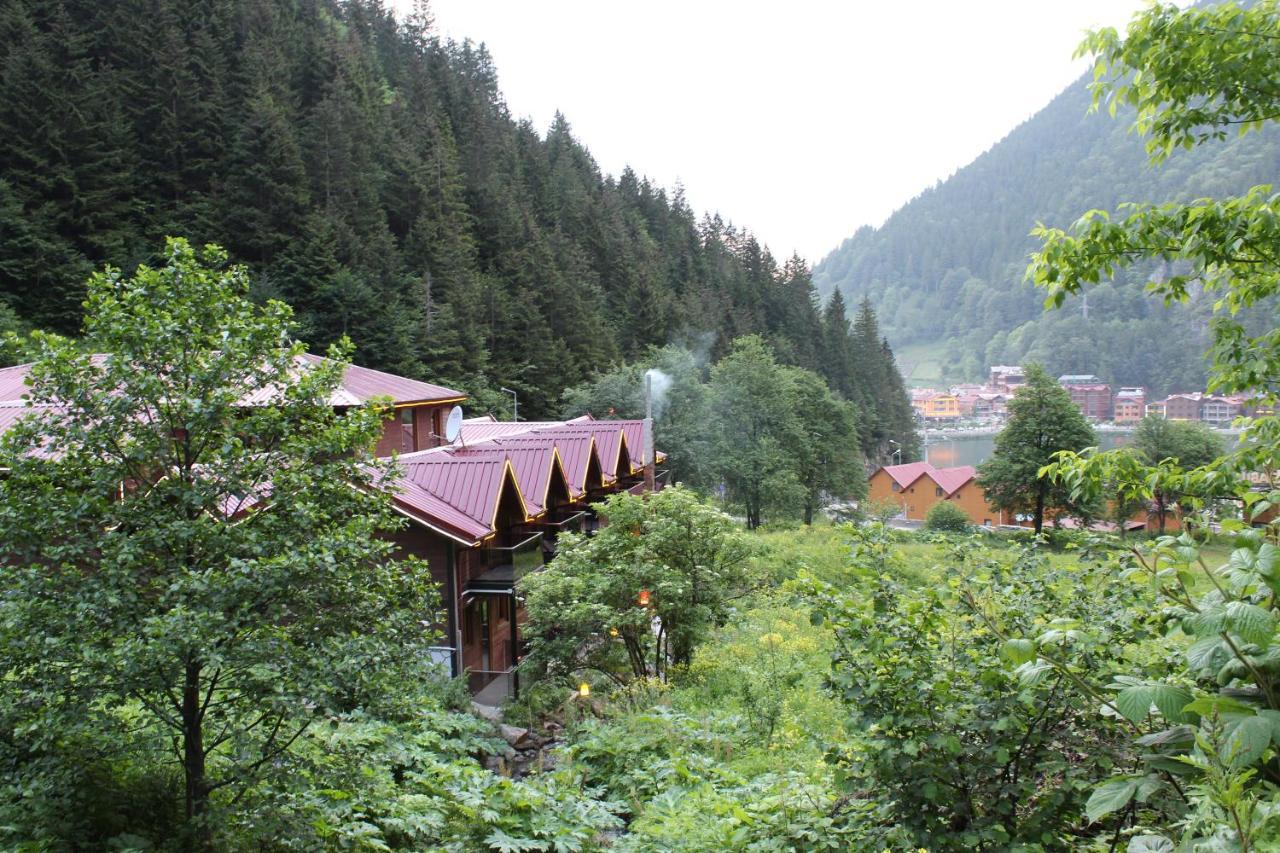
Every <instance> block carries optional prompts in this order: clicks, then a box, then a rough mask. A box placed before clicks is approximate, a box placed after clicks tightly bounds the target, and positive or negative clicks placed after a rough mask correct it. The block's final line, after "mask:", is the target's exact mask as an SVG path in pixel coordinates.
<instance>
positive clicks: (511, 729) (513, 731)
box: [498, 724, 529, 748]
mask: <svg viewBox="0 0 1280 853" xmlns="http://www.w3.org/2000/svg"><path fill="white" fill-rule="evenodd" d="M498 733H499V734H501V735H502V739H503V740H505V741H506V742H507V743H509V744H511V745H512V746H514V747H517V748H519V747H525V746H528V745H529V730H528V729H522V728H519V727H517V726H508V725H506V724H503V725H500V726H498Z"/></svg>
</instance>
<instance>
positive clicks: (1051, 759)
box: [812, 528, 1167, 851]
mask: <svg viewBox="0 0 1280 853" xmlns="http://www.w3.org/2000/svg"><path fill="white" fill-rule="evenodd" d="M851 533H852V535H853V536H854V537H855V542H854V547H853V549H852V553H853V559H854V561H855V562H858V563H861V564H863V565H866V566H868V567H871V566H881V565H884V564H885V563H886V560H885V559H884V555H883V547H884V543H883V542H881V541H879V540H877V539H875V538H874V537H869V536H868V535H867V534H866V532H865V531H864V530H863V529H862V528H855V529H854V530H853V531H851ZM859 537H861V538H859ZM949 562H950V566H948V570H947V573H946V575H945V576H944V578H942V579H941V580H942V581H943V582H942V583H939V584H935V585H931V586H929V587H926V588H912V587H908V586H905V585H903V584H902V583H900V582H899V581H898V580H897V579H896V578H895V577H894V573H893V572H892V571H881V572H879V573H876V574H871V573H869V572H868V573H867V579H866V580H865V581H863V582H862V583H861V584H859V585H858V587H855V588H851V589H835V588H833V587H830V586H825V585H823V584H821V583H817V582H814V584H813V590H812V594H813V596H814V601H815V604H816V605H817V613H816V616H817V617H818V618H820V619H822V620H824V621H825V624H826V625H828V626H829V627H830V629H831V630H832V631H833V632H834V641H835V653H834V658H833V665H832V669H831V671H830V674H829V676H828V688H829V689H830V690H831V692H832V694H833V695H834V696H836V697H837V698H838V699H839V700H840V701H841V702H842V703H843V705H844V707H845V711H846V715H847V722H846V729H847V730H848V731H850V732H857V733H861V734H860V735H859V736H857V737H854V738H851V739H850V740H849V741H848V742H846V743H843V744H832V745H831V748H830V753H829V754H830V758H831V760H832V761H834V762H835V763H836V765H837V766H838V767H839V768H840V769H841V771H842V775H843V779H844V785H845V787H846V790H847V791H848V792H849V795H850V796H851V797H853V798H854V799H862V800H866V801H867V803H868V804H880V805H883V806H884V807H885V809H886V811H887V814H886V815H885V817H886V819H887V823H888V824H896V827H897V828H896V830H895V831H896V832H898V833H899V834H900V835H903V836H905V840H906V841H908V842H909V843H910V844H911V846H918V845H920V844H928V846H929V847H930V848H931V849H933V850H939V851H941V850H971V849H976V848H984V847H989V848H993V849H996V848H999V849H1008V848H1011V847H1020V846H1021V848H1022V849H1028V847H1030V846H1032V845H1045V846H1047V847H1049V848H1052V849H1058V848H1062V847H1064V846H1067V845H1068V844H1073V845H1074V844H1077V843H1078V842H1079V840H1080V838H1082V837H1083V836H1086V835H1089V834H1092V833H1094V832H1097V831H1098V830H1097V829H1095V828H1092V827H1091V826H1090V825H1091V824H1092V823H1093V821H1092V816H1091V815H1090V814H1088V813H1087V812H1088V810H1087V809H1086V801H1088V800H1089V797H1090V791H1091V789H1092V787H1093V784H1094V783H1095V782H1097V781H1099V780H1100V779H1101V778H1105V777H1106V776H1107V775H1108V771H1109V770H1110V768H1113V767H1131V766H1133V762H1134V761H1135V758H1136V752H1137V750H1135V749H1134V747H1133V746H1132V744H1131V742H1130V738H1129V734H1128V732H1126V731H1121V730H1118V729H1117V728H1116V727H1114V726H1112V725H1110V724H1109V723H1106V722H1103V721H1102V720H1101V719H1100V718H1098V717H1095V716H1093V715H1091V714H1086V713H1082V710H1083V709H1092V708H1095V707H1097V705H1098V704H1099V695H1105V694H1099V691H1097V690H1094V689H1093V688H1091V687H1090V686H1089V685H1087V684H1085V683H1084V682H1083V681H1082V680H1081V679H1080V678H1079V677H1078V676H1077V675H1075V673H1077V672H1079V671H1081V670H1082V668H1084V667H1086V666H1087V667H1089V668H1090V669H1091V670H1092V671H1093V672H1096V673H1098V674H1099V676H1100V677H1101V678H1108V682H1109V680H1110V677H1112V676H1115V675H1120V674H1122V673H1123V672H1125V671H1126V669H1128V668H1129V667H1130V666H1131V663H1132V659H1133V658H1134V657H1135V656H1140V655H1139V653H1138V652H1137V651H1136V649H1137V648H1138V647H1139V645H1140V644H1142V643H1146V642H1150V641H1152V640H1153V638H1156V637H1158V636H1159V635H1160V631H1161V624H1160V619H1159V615H1158V614H1156V613H1155V612H1154V610H1153V608H1152V607H1151V595H1150V594H1149V592H1147V590H1146V589H1145V588H1144V587H1142V586H1139V585H1127V586H1121V587H1117V585H1116V584H1115V583H1114V567H1112V566H1110V565H1107V564H1100V563H1091V562H1090V563H1086V562H1070V563H1068V562H1065V561H1063V562H1062V563H1061V564H1059V563H1055V562H1052V561H1050V560H1049V558H1048V556H1047V555H1046V554H1044V553H1042V552H1040V551H1039V550H1038V549H1030V550H1027V551H1025V552H1022V553H1021V554H1019V555H1017V556H1016V557H1014V559H1010V558H1009V556H1008V552H1003V553H1002V552H996V551H992V550H991V549H987V548H983V547H982V546H981V545H979V544H977V543H976V542H973V541H971V540H968V539H966V540H963V541H962V542H960V543H958V545H957V546H956V547H955V548H954V549H953V553H952V555H951V560H950V561H949ZM1031 630H1035V631H1037V632H1038V633H1039V634H1040V635H1041V636H1042V637H1043V638H1044V643H1045V645H1044V646H1043V649H1044V651H1042V652H1041V654H1040V655H1037V654H1036V651H1035V650H1034V649H1029V648H1028V646H1029V645H1030V643H1028V642H1025V641H1022V642H1008V643H1006V642H1004V639H1005V638H1009V637H1021V636H1022V634H1023V633H1024V632H1026V631H1031ZM1046 655H1052V656H1053V657H1054V659H1055V660H1058V661H1062V662H1063V664H1064V666H1066V667H1070V668H1071V669H1070V670H1069V671H1067V670H1064V671H1062V672H1055V671H1053V670H1052V668H1051V667H1050V666H1049V665H1048V664H1046V663H1045V661H1044V660H1043V659H1042V658H1043V656H1046ZM1151 664H1152V665H1151V672H1152V673H1153V674H1154V673H1156V672H1159V671H1161V669H1162V667H1163V662H1162V661H1161V660H1158V659H1157V660H1154V661H1151ZM1015 667H1016V668H1015ZM1108 682H1103V683H1108ZM1064 744H1069V745H1070V746H1069V747H1068V748H1066V749H1064V747H1063V745H1064ZM1166 799H1167V797H1164V796H1163V795H1162V796H1161V797H1158V798H1152V799H1151V802H1148V803H1145V806H1144V807H1145V808H1148V809H1159V808H1162V807H1163V806H1164V805H1165V800H1166ZM902 840H903V839H902V838H899V839H891V838H889V837H888V836H886V837H885V839H884V840H883V841H884V843H886V844H888V843H889V842H891V841H892V842H893V844H894V845H895V846H896V845H897V844H899V843H901V841H902ZM1023 845H1026V846H1023ZM876 849H879V848H878V847H877V848H876ZM1033 849H1034V848H1033Z"/></svg>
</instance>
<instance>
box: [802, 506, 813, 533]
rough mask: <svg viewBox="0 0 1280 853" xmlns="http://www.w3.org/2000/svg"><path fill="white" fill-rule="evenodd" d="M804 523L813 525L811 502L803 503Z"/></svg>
mask: <svg viewBox="0 0 1280 853" xmlns="http://www.w3.org/2000/svg"><path fill="white" fill-rule="evenodd" d="M804 523H805V526H806V527H809V526H812V525H813V504H809V503H807V504H805V505H804Z"/></svg>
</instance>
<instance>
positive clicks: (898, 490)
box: [893, 483, 902, 492]
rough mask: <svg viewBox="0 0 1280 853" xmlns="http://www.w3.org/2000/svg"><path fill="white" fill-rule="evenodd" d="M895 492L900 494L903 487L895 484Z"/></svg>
mask: <svg viewBox="0 0 1280 853" xmlns="http://www.w3.org/2000/svg"><path fill="white" fill-rule="evenodd" d="M893 490H894V491H895V492H900V491H902V486H899V485H898V484H897V483H894V484H893Z"/></svg>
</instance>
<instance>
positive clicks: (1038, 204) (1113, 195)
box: [814, 78, 1280, 393]
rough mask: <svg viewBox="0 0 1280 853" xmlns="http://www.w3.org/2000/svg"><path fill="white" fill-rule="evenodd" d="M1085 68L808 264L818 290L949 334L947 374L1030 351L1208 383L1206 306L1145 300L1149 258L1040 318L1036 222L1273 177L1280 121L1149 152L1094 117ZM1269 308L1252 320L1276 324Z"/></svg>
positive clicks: (1172, 380) (1122, 375)
mask: <svg viewBox="0 0 1280 853" xmlns="http://www.w3.org/2000/svg"><path fill="white" fill-rule="evenodd" d="M1085 84H1086V81H1085V79H1084V78H1081V79H1080V80H1079V81H1077V82H1076V83H1075V84H1073V85H1072V86H1071V87H1069V88H1068V89H1067V90H1066V91H1064V92H1063V93H1061V94H1060V95H1058V97H1056V98H1055V99H1054V100H1053V101H1052V102H1051V103H1050V104H1049V105H1048V106H1046V107H1045V108H1044V109H1043V110H1041V111H1040V112H1039V113H1037V114H1036V115H1035V116H1033V117H1032V118H1031V119H1029V120H1028V121H1026V122H1025V123H1023V124H1022V125H1021V126H1019V127H1018V128H1016V129H1015V130H1014V131H1013V132H1011V133H1010V134H1009V135H1008V136H1007V137H1005V138H1004V139H1003V140H1001V141H1000V142H999V143H997V144H996V145H995V146H993V147H992V148H991V149H990V150H989V151H987V152H986V153H984V154H983V155H982V156H980V157H978V158H977V159H976V160H975V161H974V162H973V163H971V164H969V165H968V166H966V167H964V168H963V169H961V170H959V171H958V172H957V173H956V174H955V175H953V176H952V177H951V178H949V179H947V180H946V181H943V182H941V183H939V184H938V185H936V186H934V187H932V188H930V189H928V190H926V191H925V192H923V193H921V194H920V195H919V196H917V197H916V198H914V199H912V200H911V201H910V202H909V203H907V204H906V205H904V206H903V207H902V208H901V209H899V210H898V211H897V212H895V213H894V214H893V215H892V216H890V217H889V219H888V220H887V221H886V222H885V223H884V225H883V226H882V227H880V228H878V229H873V228H869V227H864V228H862V229H860V230H859V231H858V232H857V233H855V234H854V235H853V236H852V237H850V238H849V239H847V240H845V242H844V243H843V244H842V245H841V246H840V247H839V248H838V249H836V250H835V251H834V252H832V253H831V254H830V255H828V256H827V257H826V258H824V259H823V260H822V261H821V262H820V263H819V264H818V265H817V267H815V269H814V281H815V284H816V285H817V287H818V289H819V292H821V293H824V294H828V293H830V292H831V291H832V290H834V289H837V288H838V289H839V290H840V291H841V292H842V293H843V294H844V296H845V300H846V302H847V303H851V304H856V300H858V299H860V298H862V297H863V296H864V295H865V296H869V297H870V298H871V300H872V303H873V305H875V307H876V309H877V311H878V312H879V315H880V319H881V322H882V324H883V326H884V329H885V331H886V333H887V335H888V337H889V339H890V341H891V342H893V344H894V345H895V347H902V346H904V345H916V346H917V348H919V347H920V346H922V345H924V344H926V343H929V342H942V343H943V344H945V347H944V348H943V361H944V374H945V375H946V377H947V378H950V379H959V378H976V377H977V376H980V375H981V374H982V373H983V372H984V371H985V368H986V366H987V365H988V364H993V363H1007V362H1018V361H1021V360H1027V359H1034V360H1038V361H1042V362H1044V363H1045V364H1046V365H1047V367H1048V368H1049V370H1050V371H1051V372H1054V373H1059V372H1062V373H1067V372H1071V373H1097V374H1099V375H1102V376H1104V377H1106V378H1108V379H1110V380H1112V381H1113V382H1116V383H1120V384H1125V385H1129V384H1133V385H1146V386H1148V387H1150V388H1152V389H1153V390H1155V391H1156V392H1158V393H1159V392H1164V391H1168V390H1171V389H1174V388H1187V389H1189V388H1195V387H1199V386H1201V385H1202V383H1203V381H1204V357H1203V353H1204V350H1205V346H1206V344H1207V338H1206V336H1205V316H1204V311H1203V310H1200V309H1199V308H1197V306H1194V305H1193V306H1191V307H1190V308H1183V307H1178V308H1175V309H1171V310H1166V309H1163V308H1161V307H1159V306H1157V305H1155V304H1154V303H1152V302H1151V301H1150V300H1148V299H1146V298H1145V297H1143V295H1142V292H1141V287H1140V284H1141V282H1142V281H1143V280H1144V278H1143V277H1144V276H1145V275H1146V274H1148V273H1150V272H1152V270H1151V268H1150V267H1144V268H1141V269H1139V270H1134V271H1133V272H1132V273H1130V274H1129V276H1128V277H1127V278H1126V279H1124V280H1121V281H1117V282H1116V283H1114V284H1106V285H1103V286H1101V287H1098V288H1096V289H1095V290H1093V291H1092V292H1091V293H1090V295H1089V297H1088V306H1087V316H1086V312H1085V308H1084V306H1083V305H1082V304H1081V303H1080V302H1078V301H1077V302H1074V303H1070V304H1068V305H1067V306H1066V307H1064V308H1063V309H1062V310H1061V311H1058V312H1054V313H1051V314H1047V315H1046V314H1044V313H1043V312H1042V307H1041V296H1040V294H1038V293H1037V292H1036V291H1035V289H1034V288H1032V287H1031V286H1030V285H1027V284H1026V283H1025V282H1024V281H1023V273H1024V271H1025V268H1026V259H1027V255H1028V253H1029V252H1030V251H1032V249H1033V248H1034V247H1035V243H1034V241H1033V240H1031V239H1030V238H1029V237H1028V236H1027V235H1028V232H1029V231H1030V230H1031V228H1032V227H1033V226H1034V225H1035V223H1036V222H1037V221H1041V222H1044V223H1045V224H1047V225H1054V226H1059V227H1063V226H1066V225H1068V224H1070V223H1071V222H1072V221H1074V220H1075V218H1076V217H1078V216H1079V215H1080V214H1081V213H1083V212H1084V211H1085V210H1088V209H1091V208H1104V209H1108V210H1113V209H1114V208H1115V207H1116V206H1117V205H1118V204H1119V203H1121V202H1124V201H1157V202H1159V201H1174V200H1180V199H1189V198H1196V197H1200V196H1205V195H1226V194H1233V193H1238V192H1240V191H1242V190H1244V189H1246V188H1248V187H1250V186H1253V185H1255V184H1261V183H1272V182H1273V181H1275V180H1276V178H1277V176H1278V175H1280V131H1277V130H1276V129H1274V128H1272V129H1268V130H1267V131H1265V132H1263V133H1254V134H1250V135H1249V136H1246V137H1240V138H1232V139H1229V140H1226V141H1224V142H1222V143H1218V144H1215V145H1208V146H1204V147H1203V148H1201V149H1197V150H1195V151H1189V152H1179V153H1177V154H1175V155H1174V156H1173V157H1172V158H1170V160H1169V161H1168V162H1167V163H1166V164H1165V165H1164V166H1163V167H1160V168H1152V167H1150V166H1149V165H1148V164H1147V160H1146V155H1145V152H1144V150H1143V146H1142V140H1141V139H1140V138H1139V137H1137V136H1135V135H1134V134H1132V133H1130V132H1129V125H1130V124H1131V118H1130V117H1129V116H1126V115H1125V114H1124V113H1123V112H1121V113H1120V114H1119V115H1118V117H1117V118H1115V119H1113V118H1111V117H1110V116H1108V115H1107V114H1106V111H1105V110H1103V111H1101V112H1100V113H1097V114H1093V115H1090V114H1088V105H1089V93H1088V90H1087V88H1086V85H1085ZM1274 319H1275V318H1274V315H1273V314H1271V313H1270V312H1266V314H1265V316H1259V317H1258V318H1256V320H1255V322H1257V323H1259V324H1266V323H1271V322H1273V321H1274Z"/></svg>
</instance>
